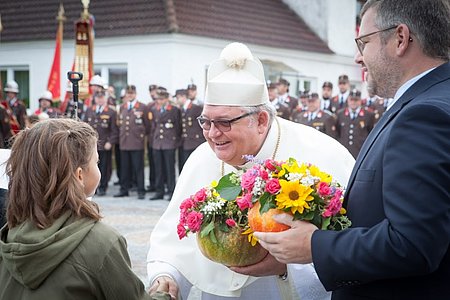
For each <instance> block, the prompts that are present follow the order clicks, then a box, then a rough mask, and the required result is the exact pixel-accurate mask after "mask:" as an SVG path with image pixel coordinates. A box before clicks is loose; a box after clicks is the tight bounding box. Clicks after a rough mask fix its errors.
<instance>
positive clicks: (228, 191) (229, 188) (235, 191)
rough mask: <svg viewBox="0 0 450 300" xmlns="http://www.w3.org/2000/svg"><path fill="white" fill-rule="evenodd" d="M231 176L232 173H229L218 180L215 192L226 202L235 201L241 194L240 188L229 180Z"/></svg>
mask: <svg viewBox="0 0 450 300" xmlns="http://www.w3.org/2000/svg"><path fill="white" fill-rule="evenodd" d="M231 175H233V173H229V174H227V175H225V176H223V177H222V178H220V180H219V183H218V184H217V186H216V191H217V192H218V193H219V194H220V197H222V198H223V199H225V200H228V201H232V200H235V199H236V198H237V196H239V194H240V193H241V192H242V188H241V186H240V185H239V184H236V183H233V182H232V181H231V180H230V176H231Z"/></svg>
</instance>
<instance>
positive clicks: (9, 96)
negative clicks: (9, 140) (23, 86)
mask: <svg viewBox="0 0 450 300" xmlns="http://www.w3.org/2000/svg"><path fill="white" fill-rule="evenodd" d="M3 90H4V91H5V92H6V99H5V100H3V101H2V105H3V106H4V107H5V109H6V113H7V115H8V120H9V125H10V127H11V130H12V132H13V134H16V133H18V132H19V131H20V130H22V129H25V127H26V126H27V122H28V120H27V108H26V107H25V104H24V103H23V101H21V100H19V99H17V94H19V85H18V84H17V82H15V81H14V80H11V81H8V82H7V83H6V85H5V88H4V89H3Z"/></svg>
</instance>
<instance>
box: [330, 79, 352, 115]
mask: <svg viewBox="0 0 450 300" xmlns="http://www.w3.org/2000/svg"><path fill="white" fill-rule="evenodd" d="M338 87H339V94H337V95H336V96H334V97H333V98H332V99H331V105H330V108H331V109H330V111H331V113H332V114H336V113H337V112H338V110H340V109H342V108H345V107H347V98H348V95H349V94H350V80H349V79H348V76H347V75H345V74H344V75H340V76H339V78H338Z"/></svg>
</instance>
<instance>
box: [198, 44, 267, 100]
mask: <svg viewBox="0 0 450 300" xmlns="http://www.w3.org/2000/svg"><path fill="white" fill-rule="evenodd" d="M267 103H270V102H269V94H268V92H267V88H266V81H265V77H264V69H263V66H262V64H261V62H260V61H259V60H258V59H257V58H255V57H253V55H252V53H251V52H250V49H248V47H247V46H246V45H244V44H242V43H231V44H229V45H227V46H226V47H225V48H224V49H223V50H222V53H221V54H220V58H219V59H218V60H216V61H214V62H213V63H212V64H211V65H210V67H209V68H208V82H207V86H206V96H205V104H209V105H225V106H258V105H261V104H267Z"/></svg>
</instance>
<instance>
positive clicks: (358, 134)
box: [336, 107, 375, 158]
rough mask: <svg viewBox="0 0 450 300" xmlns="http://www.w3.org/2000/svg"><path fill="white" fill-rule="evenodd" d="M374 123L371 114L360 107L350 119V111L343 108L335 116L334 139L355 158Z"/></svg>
mask: <svg viewBox="0 0 450 300" xmlns="http://www.w3.org/2000/svg"><path fill="white" fill-rule="evenodd" d="M374 123H375V117H374V114H373V113H372V112H370V111H368V110H366V109H364V108H362V107H361V109H360V110H359V113H358V114H357V116H356V118H355V119H352V117H351V114H350V109H349V108H344V109H342V110H340V111H339V112H338V113H337V115H336V139H337V140H338V141H339V142H340V143H341V144H342V145H344V146H345V147H346V148H347V149H348V151H350V153H351V154H352V155H353V157H355V158H356V157H357V156H358V153H359V150H360V149H361V146H362V144H363V143H364V141H365V140H366V138H367V136H368V135H369V133H370V131H371V130H372V128H373V126H374Z"/></svg>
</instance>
